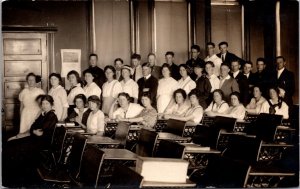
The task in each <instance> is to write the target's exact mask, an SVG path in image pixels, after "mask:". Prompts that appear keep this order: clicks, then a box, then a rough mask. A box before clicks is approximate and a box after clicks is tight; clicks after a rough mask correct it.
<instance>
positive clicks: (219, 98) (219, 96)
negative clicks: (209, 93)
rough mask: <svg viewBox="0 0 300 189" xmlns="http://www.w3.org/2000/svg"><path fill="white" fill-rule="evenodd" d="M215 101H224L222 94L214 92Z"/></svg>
mask: <svg viewBox="0 0 300 189" xmlns="http://www.w3.org/2000/svg"><path fill="white" fill-rule="evenodd" d="M214 101H215V103H219V102H221V101H222V96H221V94H220V93H218V92H214Z"/></svg>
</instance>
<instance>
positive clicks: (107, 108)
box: [102, 65, 122, 115]
mask: <svg viewBox="0 0 300 189" xmlns="http://www.w3.org/2000/svg"><path fill="white" fill-rule="evenodd" d="M104 73H105V77H106V82H105V83H104V84H103V86H102V102H103V105H102V111H103V113H104V114H106V115H109V114H110V112H111V113H112V112H113V110H111V109H115V106H116V105H117V103H116V100H117V98H118V95H119V93H121V92H122V86H121V84H120V82H119V81H118V80H116V69H115V67H113V66H111V65H108V66H105V68H104Z"/></svg>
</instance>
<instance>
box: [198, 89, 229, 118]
mask: <svg viewBox="0 0 300 189" xmlns="http://www.w3.org/2000/svg"><path fill="white" fill-rule="evenodd" d="M223 96H224V93H223V91H222V90H221V89H216V90H214V92H213V101H212V102H211V103H210V105H209V106H208V107H207V108H206V109H205V111H204V112H205V113H206V115H208V116H214V115H215V113H225V112H227V110H228V108H229V105H228V104H227V102H225V101H224V100H223Z"/></svg>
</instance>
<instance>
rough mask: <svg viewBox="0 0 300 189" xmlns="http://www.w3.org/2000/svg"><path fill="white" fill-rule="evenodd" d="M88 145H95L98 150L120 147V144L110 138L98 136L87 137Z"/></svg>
mask: <svg viewBox="0 0 300 189" xmlns="http://www.w3.org/2000/svg"><path fill="white" fill-rule="evenodd" d="M87 139H88V140H87V143H89V144H94V145H96V146H97V147H98V148H101V149H102V148H118V147H119V145H120V142H119V141H117V140H113V139H111V138H109V137H105V136H97V135H92V136H87Z"/></svg>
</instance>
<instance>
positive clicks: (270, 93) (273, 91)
mask: <svg viewBox="0 0 300 189" xmlns="http://www.w3.org/2000/svg"><path fill="white" fill-rule="evenodd" d="M269 95H270V98H271V99H273V100H274V99H277V98H278V94H277V92H276V91H275V90H274V89H270V91H269Z"/></svg>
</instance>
